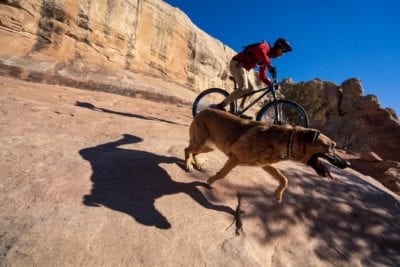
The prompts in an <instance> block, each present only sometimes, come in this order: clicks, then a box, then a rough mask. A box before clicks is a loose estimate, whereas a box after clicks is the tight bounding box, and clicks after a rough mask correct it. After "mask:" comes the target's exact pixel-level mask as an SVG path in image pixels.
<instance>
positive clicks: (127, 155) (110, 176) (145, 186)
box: [79, 134, 234, 229]
mask: <svg viewBox="0 0 400 267" xmlns="http://www.w3.org/2000/svg"><path fill="white" fill-rule="evenodd" d="M141 141H143V139H141V138H139V137H136V136H133V135H128V134H125V135H124V136H123V138H122V139H120V140H117V141H114V142H109V143H106V144H101V145H98V146H95V147H89V148H85V149H82V150H80V152H79V153H80V155H81V156H82V157H83V158H84V159H85V160H87V161H89V162H90V164H91V166H92V169H93V174H92V177H91V180H92V182H93V187H92V190H91V193H90V194H89V195H85V196H84V198H83V203H84V204H85V205H88V206H100V205H101V206H105V207H108V208H110V209H113V210H116V211H120V212H123V213H126V214H129V215H130V216H132V217H133V218H135V220H136V221H137V222H139V223H141V224H143V225H147V226H155V227H157V228H160V229H168V228H171V224H170V223H169V221H168V219H167V218H166V217H165V216H164V215H163V214H162V213H161V212H160V211H159V210H157V208H156V207H155V206H154V202H155V200H156V199H157V198H160V197H162V196H165V195H172V194H177V193H185V194H187V195H189V196H190V197H191V198H192V199H193V200H195V201H196V202H197V203H198V204H199V205H201V206H202V207H204V208H206V209H213V210H217V211H221V212H225V213H228V214H230V215H233V214H234V211H233V209H231V208H230V207H227V206H222V205H215V204H213V203H211V202H210V201H208V199H207V198H205V196H204V195H203V193H202V192H201V191H200V190H199V189H198V188H197V187H199V186H200V187H201V186H202V187H207V185H206V184H205V183H201V182H191V183H180V182H175V181H174V180H172V179H171V177H170V176H169V175H168V173H167V172H166V171H165V170H164V169H163V168H162V167H160V166H159V164H161V163H171V164H178V165H181V164H182V162H181V160H180V159H178V158H175V157H165V156H160V155H156V154H153V153H149V152H146V151H139V150H131V149H126V148H120V147H119V146H122V145H127V144H134V143H138V142H141ZM177 206H179V205H177Z"/></svg>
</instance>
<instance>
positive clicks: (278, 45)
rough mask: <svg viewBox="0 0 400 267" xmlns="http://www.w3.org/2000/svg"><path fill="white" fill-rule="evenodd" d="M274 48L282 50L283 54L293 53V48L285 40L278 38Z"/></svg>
mask: <svg viewBox="0 0 400 267" xmlns="http://www.w3.org/2000/svg"><path fill="white" fill-rule="evenodd" d="M274 48H280V49H282V51H283V53H287V52H290V51H292V50H293V49H292V47H291V46H290V44H289V42H288V41H286V40H285V39H283V38H278V39H277V40H276V41H275V43H274Z"/></svg>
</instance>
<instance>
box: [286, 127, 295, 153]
mask: <svg viewBox="0 0 400 267" xmlns="http://www.w3.org/2000/svg"><path fill="white" fill-rule="evenodd" d="M295 130H296V126H294V127H293V130H292V132H291V133H290V136H289V141H288V145H287V159H292V147H293V139H294V132H295Z"/></svg>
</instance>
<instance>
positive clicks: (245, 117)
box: [240, 114, 253, 120]
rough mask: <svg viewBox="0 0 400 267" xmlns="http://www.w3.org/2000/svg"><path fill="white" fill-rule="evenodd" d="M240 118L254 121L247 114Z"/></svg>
mask: <svg viewBox="0 0 400 267" xmlns="http://www.w3.org/2000/svg"><path fill="white" fill-rule="evenodd" d="M240 118H242V119H246V120H252V119H253V117H252V116H247V115H245V114H242V115H240Z"/></svg>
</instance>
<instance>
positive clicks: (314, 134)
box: [305, 129, 321, 144]
mask: <svg viewBox="0 0 400 267" xmlns="http://www.w3.org/2000/svg"><path fill="white" fill-rule="evenodd" d="M320 134H321V132H320V131H318V130H316V129H309V130H308V131H307V132H306V134H305V139H306V142H309V143H311V144H314V143H315V141H317V139H318V136H319V135H320Z"/></svg>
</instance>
